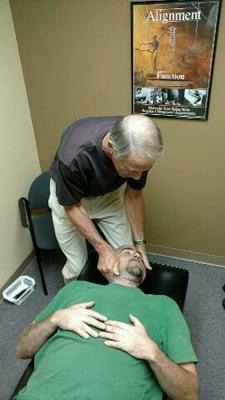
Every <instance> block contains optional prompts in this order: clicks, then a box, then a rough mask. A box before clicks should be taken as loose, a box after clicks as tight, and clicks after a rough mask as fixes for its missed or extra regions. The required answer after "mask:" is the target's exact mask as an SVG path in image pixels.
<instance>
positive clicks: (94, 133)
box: [50, 117, 147, 205]
mask: <svg viewBox="0 0 225 400" xmlns="http://www.w3.org/2000/svg"><path fill="white" fill-rule="evenodd" d="M121 118H123V117H95V118H94V117H91V118H84V119H81V120H78V121H76V122H74V123H73V124H72V125H70V126H69V127H68V128H67V129H66V130H65V131H64V133H63V135H62V139H61V142H60V146H59V148H58V151H57V153H56V156H55V158H54V161H53V163H52V165H51V168H50V174H51V176H52V178H53V179H54V181H55V182H56V194H57V198H58V201H59V203H60V204H61V205H71V204H76V203H79V202H80V201H81V199H82V198H83V197H90V196H100V195H104V194H106V193H109V192H112V191H114V190H116V189H118V188H119V187H120V186H121V185H123V183H125V182H127V183H128V185H129V186H130V187H131V188H132V189H134V190H141V189H143V187H144V186H145V183H146V178H147V172H143V174H142V176H141V178H140V179H139V180H138V181H136V180H135V179H132V178H122V177H121V176H119V175H118V173H117V172H116V170H115V167H114V165H113V162H112V161H111V159H110V158H108V157H107V156H106V155H105V154H104V152H103V150H102V148H101V145H102V140H103V138H104V136H105V135H106V134H107V133H108V132H109V131H110V130H111V128H112V126H113V125H114V123H115V122H116V121H117V120H118V119H121Z"/></svg>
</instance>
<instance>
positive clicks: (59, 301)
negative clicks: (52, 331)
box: [35, 286, 66, 322]
mask: <svg viewBox="0 0 225 400" xmlns="http://www.w3.org/2000/svg"><path fill="white" fill-rule="evenodd" d="M65 291H66V286H65V287H63V288H62V289H61V290H60V291H59V292H58V293H57V294H56V296H55V297H54V298H53V299H52V300H51V301H50V302H49V303H48V305H47V306H46V307H45V308H44V309H43V310H42V311H41V312H40V314H38V315H37V317H36V318H35V321H36V322H41V321H44V320H45V319H46V318H48V317H49V316H50V315H51V314H53V313H54V312H55V311H56V310H59V309H62V308H65V307H66V305H64V301H63V300H64V298H65Z"/></svg>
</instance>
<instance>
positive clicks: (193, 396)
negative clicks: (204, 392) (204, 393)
mask: <svg viewBox="0 0 225 400" xmlns="http://www.w3.org/2000/svg"><path fill="white" fill-rule="evenodd" d="M199 390H200V383H199V378H198V376H194V377H193V382H192V384H191V390H190V392H189V393H188V395H187V397H186V398H185V400H198V397H199Z"/></svg>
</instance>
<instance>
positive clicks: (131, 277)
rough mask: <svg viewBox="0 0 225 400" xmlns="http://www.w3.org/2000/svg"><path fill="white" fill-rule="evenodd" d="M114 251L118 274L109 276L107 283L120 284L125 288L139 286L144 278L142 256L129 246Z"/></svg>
mask: <svg viewBox="0 0 225 400" xmlns="http://www.w3.org/2000/svg"><path fill="white" fill-rule="evenodd" d="M116 251H117V254H118V262H119V272H120V274H119V275H113V276H110V277H109V278H108V280H109V282H115V283H121V284H124V285H126V286H139V285H140V284H141V283H142V282H143V280H144V279H145V276H146V268H145V265H144V262H143V257H142V254H141V253H140V252H139V251H138V250H137V249H136V248H135V247H134V246H130V245H127V246H122V247H119V248H118V249H117V250H116Z"/></svg>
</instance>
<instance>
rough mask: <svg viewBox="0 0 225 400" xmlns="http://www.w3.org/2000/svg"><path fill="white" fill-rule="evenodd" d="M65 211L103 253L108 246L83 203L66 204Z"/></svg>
mask: <svg viewBox="0 0 225 400" xmlns="http://www.w3.org/2000/svg"><path fill="white" fill-rule="evenodd" d="M65 211H66V213H67V215H68V216H69V217H70V219H71V220H72V222H73V223H74V225H75V226H76V228H77V229H78V230H79V232H80V233H82V235H83V236H84V237H85V238H86V239H87V240H88V242H89V243H91V244H92V246H93V247H94V248H95V250H96V251H97V252H98V253H101V252H102V251H103V250H104V249H105V247H106V246H108V245H107V243H106V242H105V240H104V239H103V238H102V237H101V235H100V234H99V233H98V231H97V229H96V228H95V226H94V224H93V222H92V220H91V218H90V216H89V215H88V213H87V212H86V210H85V209H84V207H83V206H82V205H81V204H79V205H73V206H66V207H65Z"/></svg>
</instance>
